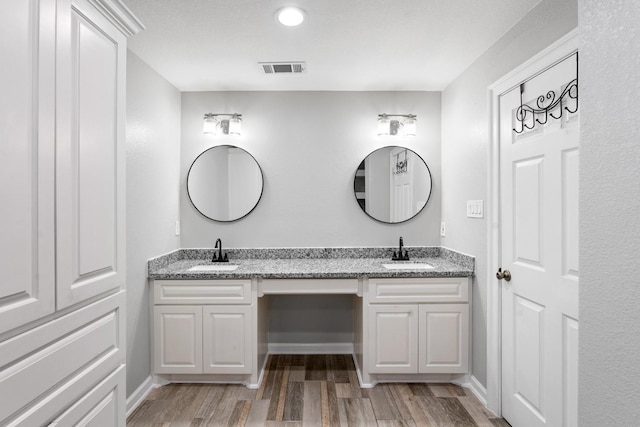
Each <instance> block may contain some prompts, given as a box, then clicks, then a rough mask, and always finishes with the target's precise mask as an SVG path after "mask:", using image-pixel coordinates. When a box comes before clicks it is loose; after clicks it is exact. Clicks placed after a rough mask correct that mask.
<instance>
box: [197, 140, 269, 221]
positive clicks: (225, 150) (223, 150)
mask: <svg viewBox="0 0 640 427" xmlns="http://www.w3.org/2000/svg"><path fill="white" fill-rule="evenodd" d="M263 185H264V179H263V175H262V169H261V168H260V165H259V164H258V162H257V161H256V159H255V158H254V157H253V156H252V155H251V154H249V153H248V152H246V151H245V150H243V149H242V148H239V147H236V146H233V145H218V146H215V147H211V148H209V149H207V150H205V151H203V152H202V153H200V155H199V156H198V157H196V159H195V160H194V161H193V163H192V164H191V167H190V168H189V173H188V174H187V194H188V195H189V200H191V204H193V206H194V207H195V208H196V210H197V211H198V212H200V213H201V214H202V215H203V216H205V217H207V218H209V219H212V220H214V221H221V222H231V221H237V220H239V219H241V218H243V217H245V216H247V215H248V214H249V213H251V211H253V209H254V208H255V207H256V206H257V205H258V202H259V201H260V198H261V197H262V189H263Z"/></svg>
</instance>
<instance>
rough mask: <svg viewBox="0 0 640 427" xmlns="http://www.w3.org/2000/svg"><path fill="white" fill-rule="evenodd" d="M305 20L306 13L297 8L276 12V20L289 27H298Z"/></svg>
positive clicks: (284, 8)
mask: <svg viewBox="0 0 640 427" xmlns="http://www.w3.org/2000/svg"><path fill="white" fill-rule="evenodd" d="M304 18H305V13H304V11H303V10H302V9H298V8H297V7H283V8H282V9H279V10H278V11H277V12H276V20H277V21H278V22H279V23H281V24H282V25H284V26H287V27H296V26H298V25H300V24H302V23H303V22H304Z"/></svg>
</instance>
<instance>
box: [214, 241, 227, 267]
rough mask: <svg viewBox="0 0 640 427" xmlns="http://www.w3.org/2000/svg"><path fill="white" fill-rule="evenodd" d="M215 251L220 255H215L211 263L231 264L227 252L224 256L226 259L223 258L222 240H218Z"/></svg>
mask: <svg viewBox="0 0 640 427" xmlns="http://www.w3.org/2000/svg"><path fill="white" fill-rule="evenodd" d="M214 249H217V250H218V254H217V256H216V253H215V252H214V253H213V258H212V259H211V262H229V257H228V256H227V253H226V252H225V254H224V257H223V256H222V240H221V239H220V238H218V239H216V245H215V246H214Z"/></svg>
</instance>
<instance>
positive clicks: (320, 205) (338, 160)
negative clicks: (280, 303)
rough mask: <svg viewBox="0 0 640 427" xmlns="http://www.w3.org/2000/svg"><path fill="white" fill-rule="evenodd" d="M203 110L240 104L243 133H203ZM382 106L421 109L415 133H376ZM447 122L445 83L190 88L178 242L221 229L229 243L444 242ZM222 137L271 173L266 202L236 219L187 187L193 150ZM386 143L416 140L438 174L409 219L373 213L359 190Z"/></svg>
mask: <svg viewBox="0 0 640 427" xmlns="http://www.w3.org/2000/svg"><path fill="white" fill-rule="evenodd" d="M266 78H268V77H266ZM292 78H295V76H293V77H292ZM206 112H223V113H228V112H238V113H241V114H242V115H243V124H242V125H243V131H242V132H243V134H242V136H241V137H239V138H237V137H233V136H228V135H227V136H216V137H212V136H209V135H203V134H202V116H203V114H204V113H206ZM383 112H386V113H403V114H407V113H413V114H417V116H418V128H417V129H418V131H417V132H418V135H417V136H416V137H415V138H413V139H404V138H402V137H389V136H388V137H378V136H377V115H378V114H379V113H383ZM440 123H441V120H440V93H439V92H185V93H183V94H182V159H181V176H180V186H181V189H182V191H181V201H180V214H181V221H182V236H181V246H182V247H185V248H188V247H211V246H213V243H214V241H215V239H216V238H217V237H220V238H222V241H223V243H224V245H225V246H227V247H304V246H312V247H325V246H393V245H395V244H397V242H398V237H399V236H403V237H404V241H405V244H406V245H409V246H411V245H439V244H440V237H439V224H440ZM220 144H233V145H237V146H239V147H241V148H244V149H245V150H247V151H249V152H250V153H251V154H252V155H253V156H254V157H255V158H256V160H257V161H258V163H259V164H260V165H261V167H262V170H263V173H264V178H265V185H264V193H263V195H262V200H261V201H260V203H259V205H258V206H257V207H256V209H255V210H254V211H253V212H252V213H251V214H250V215H248V216H247V217H245V218H243V219H241V220H239V221H236V222H232V223H220V222H214V221H211V220H209V219H207V218H204V217H203V216H201V215H200V214H199V213H198V212H197V211H196V210H195V209H194V208H193V206H192V205H191V203H190V202H189V198H188V196H187V193H186V191H184V189H185V188H186V177H187V173H188V170H189V166H190V165H191V163H192V162H193V160H194V159H195V158H196V156H197V155H198V154H199V153H200V152H202V151H203V150H205V149H207V148H209V147H211V146H214V145H220ZM385 145H403V146H406V147H408V148H411V149H412V150H413V151H415V152H417V153H418V154H420V155H421V156H422V158H423V159H425V161H426V162H427V164H428V165H429V168H430V169H431V174H432V176H433V183H434V190H433V193H432V196H431V199H430V201H429V203H428V205H427V207H426V208H425V209H424V211H423V212H422V213H421V214H420V215H418V217H416V218H414V219H413V220H410V221H407V222H405V223H402V224H396V225H388V224H383V223H379V222H376V221H374V220H372V219H371V218H369V217H368V216H367V215H366V214H365V213H364V212H362V210H361V209H360V207H359V206H358V204H357V202H356V200H355V197H354V194H353V179H354V176H355V171H356V169H357V167H358V165H359V164H360V162H361V161H362V159H364V157H365V156H366V155H367V154H369V153H370V152H371V151H373V150H375V149H377V148H380V147H383V146H385Z"/></svg>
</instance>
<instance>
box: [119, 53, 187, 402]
mask: <svg viewBox="0 0 640 427" xmlns="http://www.w3.org/2000/svg"><path fill="white" fill-rule="evenodd" d="M179 159H180V92H179V91H178V90H177V89H176V88H174V87H173V86H171V85H170V84H169V83H168V82H167V81H166V80H164V79H163V78H162V77H160V76H159V75H158V74H157V73H156V72H155V71H153V70H152V69H151V68H149V67H148V66H147V65H146V64H145V63H144V62H142V61H141V60H140V59H139V58H138V57H137V56H135V55H134V54H132V53H131V52H128V56H127V395H131V393H133V392H134V391H135V390H136V388H138V386H140V384H142V382H143V381H144V380H146V379H147V377H148V376H149V375H150V373H151V366H150V357H151V353H150V350H151V340H150V336H149V330H150V329H149V286H148V284H147V271H146V261H147V259H149V258H152V257H156V256H158V255H160V254H163V253H166V252H169V251H171V250H174V249H176V248H178V247H179V241H178V237H176V235H175V221H176V219H177V218H178V213H179V206H178V202H179V182H180V160H179Z"/></svg>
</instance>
